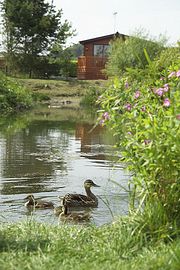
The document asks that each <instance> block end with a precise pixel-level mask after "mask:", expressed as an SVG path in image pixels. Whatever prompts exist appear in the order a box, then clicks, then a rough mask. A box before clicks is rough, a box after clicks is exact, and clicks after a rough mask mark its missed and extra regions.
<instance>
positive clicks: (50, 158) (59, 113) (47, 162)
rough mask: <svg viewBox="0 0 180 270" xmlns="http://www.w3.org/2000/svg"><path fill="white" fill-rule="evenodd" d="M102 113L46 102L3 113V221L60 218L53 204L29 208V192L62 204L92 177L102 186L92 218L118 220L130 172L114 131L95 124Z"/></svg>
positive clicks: (0, 208)
mask: <svg viewBox="0 0 180 270" xmlns="http://www.w3.org/2000/svg"><path fill="white" fill-rule="evenodd" d="M95 122H96V116H95V115H94V114H93V113H92V112H89V111H87V110H85V109H74V108H58V109H53V108H51V109H49V108H47V107H40V108H38V109H36V110H34V111H31V112H28V113H27V114H25V115H24V114H23V115H22V116H18V117H13V118H12V117H11V119H0V222H1V223H2V222H5V223H6V222H19V221H23V220H29V219H34V220H36V221H38V222H43V223H50V224H55V225H56V224H58V223H59V222H60V221H59V218H58V217H56V216H55V215H54V213H53V210H51V209H46V210H36V211H34V212H29V211H28V210H27V209H26V208H25V206H24V198H25V197H26V196H27V195H28V194H29V193H33V194H34V195H35V197H36V198H40V199H46V200H50V201H52V202H54V203H55V205H56V206H58V205H60V202H59V199H58V196H63V195H64V194H66V193H71V192H77V193H82V194H84V188H83V182H84V180H86V179H92V180H93V181H94V182H95V183H96V184H97V185H100V187H99V188H93V190H92V191H93V192H94V194H95V195H97V196H98V198H99V205H98V208H94V209H92V210H90V211H91V217H92V218H91V223H93V224H96V225H98V226H99V225H102V224H105V223H109V222H112V220H113V219H114V218H116V217H117V216H119V215H125V214H126V213H127V209H128V193H127V189H128V179H129V175H128V174H127V172H126V171H125V169H124V168H123V166H122V165H121V164H115V162H114V161H115V159H117V157H115V149H114V147H113V145H114V143H115V141H114V138H113V136H112V135H111V134H110V131H109V130H107V129H105V128H102V127H100V126H96V127H94V124H95Z"/></svg>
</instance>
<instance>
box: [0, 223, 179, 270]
mask: <svg viewBox="0 0 180 270" xmlns="http://www.w3.org/2000/svg"><path fill="white" fill-rule="evenodd" d="M136 227H137V224H136V222H135V221H133V220H132V219H128V218H127V219H123V220H121V221H120V222H115V223H114V224H112V225H107V226H102V227H99V228H96V227H82V226H66V225H65V224H63V225H62V226H60V225H59V226H49V225H46V226H45V225H42V224H36V223H33V222H28V223H24V224H16V225H7V226H6V225H4V224H3V225H2V226H1V228H0V264H1V269H2V270H5V269H8V270H14V269H17V270H21V269H37V270H38V269H39V270H43V269H52V270H53V269H54V270H55V269H62V270H63V269H64V270H65V269H69V270H70V269H73V270H74V269H75V270H76V269H77V270H81V269H82V270H83V269H95V270H96V269H97V270H99V269H112V270H116V269H122V270H129V269H134V270H144V269H146V270H148V269H149V270H150V269H163V270H169V269H174V270H175V269H178V267H179V258H180V256H179V255H180V245H179V241H175V242H174V243H173V244H169V245H166V244H164V243H163V241H159V242H158V243H156V242H155V243H154V242H151V241H148V239H147V238H146V237H145V236H144V235H143V233H138V232H137V230H136ZM82 258H83V259H82Z"/></svg>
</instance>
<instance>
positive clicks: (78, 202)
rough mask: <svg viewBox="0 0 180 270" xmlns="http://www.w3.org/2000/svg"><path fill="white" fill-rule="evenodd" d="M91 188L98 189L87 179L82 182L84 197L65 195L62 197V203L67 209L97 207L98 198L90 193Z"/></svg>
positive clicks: (80, 195)
mask: <svg viewBox="0 0 180 270" xmlns="http://www.w3.org/2000/svg"><path fill="white" fill-rule="evenodd" d="M91 187H100V186H98V185H96V184H95V183H94V182H93V181H92V180H90V179H87V180H86V181H85V182H84V188H85V191H86V195H82V194H76V193H74V194H69V193H68V194H66V195H65V196H64V197H63V201H64V203H65V204H66V205H67V207H68V208H69V207H97V206H98V198H97V197H96V196H95V195H94V194H93V193H92V191H91Z"/></svg>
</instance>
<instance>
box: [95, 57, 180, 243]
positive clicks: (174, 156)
mask: <svg viewBox="0 0 180 270" xmlns="http://www.w3.org/2000/svg"><path fill="white" fill-rule="evenodd" d="M164 54H165V52H163V55H164ZM159 59H160V60H162V59H163V58H162V55H161V57H160V58H159ZM159 59H158V60H156V61H154V62H153V61H149V65H148V66H147V67H146V69H145V70H142V69H135V70H132V69H129V70H128V72H126V74H124V76H123V77H122V78H121V79H117V78H115V79H114V80H113V81H112V83H111V84H110V85H109V88H108V89H106V91H105V92H104V94H103V95H102V97H101V100H100V103H101V107H102V109H103V110H102V111H101V117H100V118H101V120H100V121H101V124H103V125H104V124H106V123H107V124H109V125H110V126H111V127H112V129H113V130H114V134H115V135H116V136H118V138H119V145H118V146H119V147H120V149H121V154H122V160H124V161H125V162H127V164H129V166H128V167H129V170H130V171H131V172H132V174H133V177H132V189H134V192H135V194H136V200H135V201H136V206H137V205H138V207H136V210H137V212H138V213H141V215H142V216H144V221H145V223H146V226H145V227H146V228H147V230H149V232H150V233H151V235H154V234H157V235H158V237H159V238H161V237H165V238H166V237H167V235H168V234H169V235H171V236H172V234H173V230H172V228H174V226H176V225H175V224H178V225H180V201H179V194H180V185H179V179H180V129H179V124H180V122H179V121H180V58H178V57H177V58H175V59H174V63H173V64H172V65H171V66H170V67H166V68H165V69H163V70H162V69H161V68H160V66H159ZM164 61H165V60H164ZM169 61H170V60H169ZM162 62H163V61H162ZM164 64H165V62H164V63H163V65H164ZM163 65H161V66H163ZM102 112H103V113H102ZM133 207H135V205H134V204H133ZM157 217H158V218H157ZM157 219H158V221H157ZM160 228H161V229H160ZM162 228H164V230H163V229H162ZM165 231H166V233H165Z"/></svg>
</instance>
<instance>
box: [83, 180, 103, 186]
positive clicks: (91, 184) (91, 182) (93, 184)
mask: <svg viewBox="0 0 180 270" xmlns="http://www.w3.org/2000/svg"><path fill="white" fill-rule="evenodd" d="M84 187H85V188H91V187H100V186H98V185H96V184H95V183H94V182H93V181H92V180H90V179H87V180H86V181H84Z"/></svg>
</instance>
